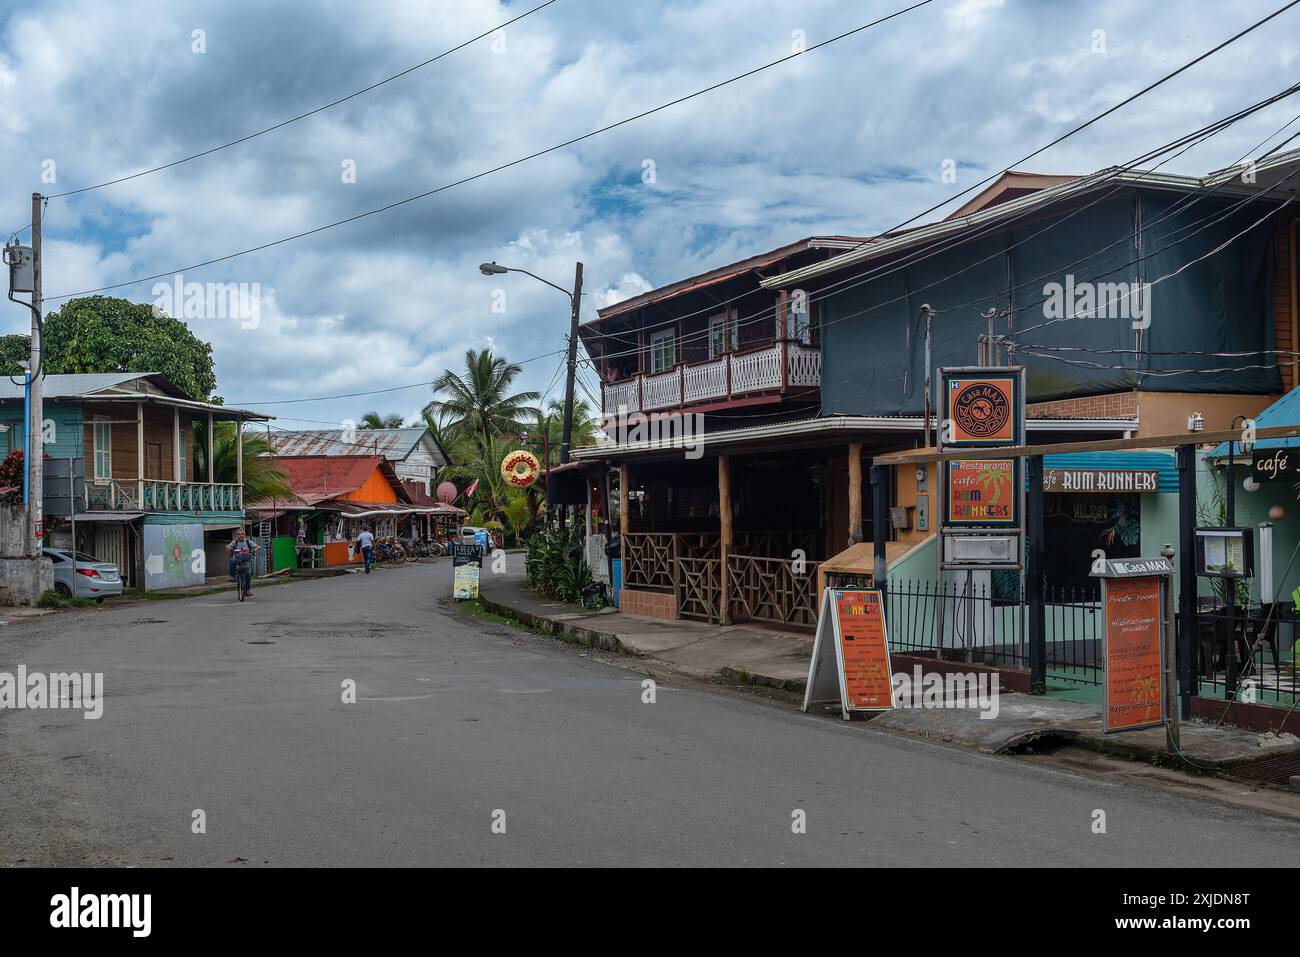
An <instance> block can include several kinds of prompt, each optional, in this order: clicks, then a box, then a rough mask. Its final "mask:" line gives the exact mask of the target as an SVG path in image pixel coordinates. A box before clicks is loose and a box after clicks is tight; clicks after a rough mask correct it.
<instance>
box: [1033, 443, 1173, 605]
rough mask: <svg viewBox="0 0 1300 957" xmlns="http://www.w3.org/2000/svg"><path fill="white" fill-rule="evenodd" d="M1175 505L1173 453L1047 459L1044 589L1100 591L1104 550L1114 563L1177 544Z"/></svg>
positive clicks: (1098, 453)
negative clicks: (1098, 566)
mask: <svg viewBox="0 0 1300 957" xmlns="http://www.w3.org/2000/svg"><path fill="white" fill-rule="evenodd" d="M1177 499H1178V473H1177V471H1176V469H1175V464H1174V457H1173V455H1172V454H1170V453H1167V452H1083V453H1078V454H1067V455H1046V456H1044V457H1043V510H1044V519H1043V522H1044V534H1045V536H1046V542H1047V550H1046V553H1047V555H1046V557H1047V561H1046V570H1045V575H1046V585H1047V586H1048V587H1049V588H1052V589H1058V588H1059V589H1077V590H1078V591H1079V592H1080V593H1083V592H1084V591H1092V590H1095V588H1096V582H1095V580H1094V579H1093V578H1092V577H1091V574H1090V572H1091V569H1092V564H1093V560H1094V559H1095V558H1096V557H1097V555H1096V554H1095V553H1096V552H1097V551H1098V550H1100V551H1101V552H1104V553H1105V557H1106V558H1108V559H1116V558H1135V557H1137V556H1138V555H1144V554H1148V553H1151V552H1152V551H1153V550H1155V551H1159V549H1160V547H1161V546H1162V545H1163V544H1164V543H1165V542H1173V541H1176V540H1177V538H1176V535H1177V528H1178V527H1177V518H1178V512H1177ZM1162 536H1163V537H1162Z"/></svg>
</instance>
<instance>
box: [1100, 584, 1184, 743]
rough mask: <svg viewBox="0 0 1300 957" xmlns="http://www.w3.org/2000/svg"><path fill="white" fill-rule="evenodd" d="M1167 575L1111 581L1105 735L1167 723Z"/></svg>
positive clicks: (1105, 589) (1105, 600)
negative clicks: (1164, 621)
mask: <svg viewBox="0 0 1300 957" xmlns="http://www.w3.org/2000/svg"><path fill="white" fill-rule="evenodd" d="M1161 582H1162V576H1159V575H1150V576H1146V577H1142V578H1106V579H1103V581H1102V606H1103V607H1104V608H1105V611H1106V648H1105V656H1106V684H1105V706H1104V708H1103V709H1102V731H1104V732H1105V733H1107V734H1109V733H1110V732H1112V731H1132V730H1134V729H1136V728H1149V727H1152V726H1153V725H1159V724H1161V723H1162V722H1163V721H1164V717H1165V708H1166V706H1167V704H1168V703H1167V702H1166V701H1165V695H1164V654H1163V644H1164V642H1163V640H1162V639H1163V628H1162V625H1161V620H1160V611H1161V607H1162V606H1163V604H1164V602H1163V598H1162V594H1161Z"/></svg>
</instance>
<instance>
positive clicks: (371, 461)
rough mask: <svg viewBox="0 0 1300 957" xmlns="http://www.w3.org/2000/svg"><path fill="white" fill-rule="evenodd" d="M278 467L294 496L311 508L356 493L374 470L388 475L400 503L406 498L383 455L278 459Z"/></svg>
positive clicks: (281, 457)
mask: <svg viewBox="0 0 1300 957" xmlns="http://www.w3.org/2000/svg"><path fill="white" fill-rule="evenodd" d="M275 465H276V467H277V468H280V469H283V470H284V473H285V476H286V480H287V481H288V483H289V485H290V487H291V488H292V489H293V492H294V496H295V497H296V498H298V499H300V500H301V501H303V502H305V503H307V504H308V505H316V504H317V503H319V502H324V501H328V500H329V499H332V498H337V497H338V496H340V495H347V494H348V493H349V492H355V491H356V490H357V489H359V488H361V486H363V485H365V484H366V480H367V479H369V478H370V476H371V475H373V474H374V471H375V469H379V470H381V471H383V472H385V473H386V474H387V475H388V478H389V481H390V482H391V483H393V485H394V486H395V490H396V491H397V493H398V498H399V499H400V498H402V497H403V496H404V495H405V494H406V489H405V488H404V487H403V486H402V483H401V482H400V481H397V477H396V475H395V474H394V473H393V467H392V466H391V465H389V464H388V461H387V460H386V459H385V458H384V457H383V456H382V455H277V456H276V457H275Z"/></svg>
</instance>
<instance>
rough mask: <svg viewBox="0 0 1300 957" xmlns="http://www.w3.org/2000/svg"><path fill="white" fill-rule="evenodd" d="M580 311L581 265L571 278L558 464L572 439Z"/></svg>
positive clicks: (566, 452)
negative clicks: (571, 298)
mask: <svg viewBox="0 0 1300 957" xmlns="http://www.w3.org/2000/svg"><path fill="white" fill-rule="evenodd" d="M581 310H582V263H578V266H577V269H576V271H575V275H574V277H573V311H572V313H571V315H570V318H569V375H568V378H567V379H566V380H565V383H564V436H563V438H562V439H561V441H560V464H561V465H563V464H564V463H566V462H567V461H569V440H570V439H572V438H573V378H574V376H575V375H576V374H577V366H578V315H579V313H580V312H581Z"/></svg>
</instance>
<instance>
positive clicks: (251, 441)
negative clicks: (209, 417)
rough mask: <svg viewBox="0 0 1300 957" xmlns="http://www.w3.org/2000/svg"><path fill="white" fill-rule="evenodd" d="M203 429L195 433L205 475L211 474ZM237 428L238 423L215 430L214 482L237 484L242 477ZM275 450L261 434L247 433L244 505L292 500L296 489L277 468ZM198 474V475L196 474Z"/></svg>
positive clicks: (198, 460) (196, 451) (196, 455)
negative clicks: (239, 464) (284, 499)
mask: <svg viewBox="0 0 1300 957" xmlns="http://www.w3.org/2000/svg"><path fill="white" fill-rule="evenodd" d="M204 428H205V427H204V426H203V425H198V426H197V427H196V432H195V442H194V458H195V463H196V464H197V466H198V468H199V469H200V470H201V472H202V474H203V475H205V476H206V475H207V474H208V467H207V462H206V461H205V459H206V458H207V454H208V442H207V437H206V436H202V435H201V433H202V432H203V431H204ZM235 428H236V425H235V423H234V422H217V423H216V424H215V425H214V427H213V430H212V461H213V481H215V482H220V483H226V484H229V483H233V482H234V481H235V479H236V477H237V476H238V474H239V473H238V471H237V469H236V460H235V455H236V448H237V443H236V432H235ZM273 451H274V449H273V448H272V447H271V443H270V442H269V441H268V440H267V438H266V435H265V434H264V433H261V432H254V431H252V430H249V429H245V430H244V501H245V502H256V501H259V500H264V499H270V498H288V497H289V496H290V495H292V494H293V489H292V488H290V486H289V483H288V475H287V474H286V473H285V471H284V469H282V468H280V467H279V466H277V465H276V464H275V458H274V456H273V455H272V454H271V453H272V452H273ZM196 474H197V473H196Z"/></svg>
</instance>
